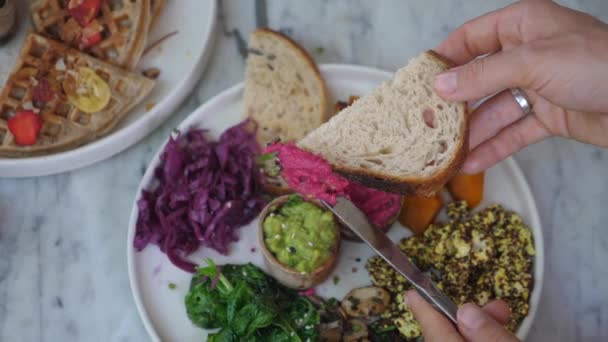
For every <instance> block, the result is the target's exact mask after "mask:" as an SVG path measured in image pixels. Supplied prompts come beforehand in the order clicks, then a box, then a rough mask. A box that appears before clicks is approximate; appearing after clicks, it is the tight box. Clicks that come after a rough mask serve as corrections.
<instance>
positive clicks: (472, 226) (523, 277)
mask: <svg viewBox="0 0 608 342" xmlns="http://www.w3.org/2000/svg"><path fill="white" fill-rule="evenodd" d="M447 213H448V217H449V222H448V223H447V224H443V225H440V224H432V225H430V226H429V228H428V229H427V230H426V231H425V232H424V234H423V235H420V236H412V237H410V238H406V239H404V240H402V241H401V243H400V244H399V248H400V249H401V250H402V251H403V252H404V253H405V254H406V255H407V256H408V257H410V259H411V260H412V261H413V262H414V263H415V264H416V265H417V266H418V267H419V268H420V269H421V270H423V271H426V272H428V273H429V274H430V275H431V278H432V279H433V281H435V283H436V284H437V286H438V287H439V288H440V289H441V290H443V291H444V292H445V293H446V294H447V295H448V296H449V297H450V298H452V300H454V302H455V303H456V304H458V305H462V304H464V303H466V302H475V303H477V304H478V305H484V304H486V303H487V302H489V301H490V300H493V299H495V298H500V299H502V300H504V301H505V302H507V303H508V304H509V307H510V308H511V311H512V315H511V321H510V323H509V324H508V326H507V328H508V329H509V330H510V331H512V332H515V330H516V329H517V327H518V326H519V324H520V323H521V321H522V320H523V319H524V317H526V315H527V314H528V309H529V297H530V291H531V289H532V285H533V283H532V282H533V279H532V259H533V256H534V254H535V250H534V242H533V240H532V232H531V231H530V230H529V229H528V227H526V225H525V224H524V223H523V221H522V219H521V217H520V216H519V215H517V214H516V213H513V212H510V211H507V210H505V209H503V208H502V207H501V206H500V205H497V204H495V205H492V206H490V207H488V208H486V209H484V210H482V211H480V212H477V213H472V212H471V211H470V210H469V209H468V207H467V205H466V203H465V202H462V201H460V202H453V203H450V204H449V205H448V206H447ZM366 267H367V270H368V271H369V273H370V276H371V279H372V283H373V284H374V285H375V286H379V287H382V288H384V289H386V290H387V291H389V292H390V293H391V297H392V300H391V305H390V307H389V308H388V309H387V310H386V311H385V312H384V314H383V318H387V319H390V320H392V321H393V323H394V324H395V325H396V326H397V328H398V329H399V331H400V332H401V334H402V336H403V337H405V338H406V339H408V340H412V339H416V338H417V337H419V336H420V335H421V330H420V327H419V325H418V323H417V322H416V320H415V319H414V315H413V314H412V313H411V312H410V311H409V310H408V308H407V306H406V304H405V301H404V298H403V296H404V292H405V291H407V290H409V289H411V288H412V286H411V285H410V284H409V283H408V282H407V280H406V279H405V278H404V277H403V276H401V275H400V274H398V273H397V272H396V271H395V270H394V269H393V268H392V267H391V266H389V265H388V264H387V263H386V262H385V261H384V260H383V259H382V258H380V257H373V258H370V259H369V260H368V261H367V266H366Z"/></svg>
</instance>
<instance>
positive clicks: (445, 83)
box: [434, 71, 458, 94]
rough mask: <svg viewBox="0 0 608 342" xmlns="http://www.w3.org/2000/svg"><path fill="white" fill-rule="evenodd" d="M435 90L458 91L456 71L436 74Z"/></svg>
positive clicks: (444, 91) (449, 92)
mask: <svg viewBox="0 0 608 342" xmlns="http://www.w3.org/2000/svg"><path fill="white" fill-rule="evenodd" d="M434 86H435V90H437V91H439V92H441V93H444V94H451V93H453V92H455V91H456V88H457V87H458V77H457V75H456V72H453V71H448V72H445V73H443V74H439V75H437V76H435V85H434Z"/></svg>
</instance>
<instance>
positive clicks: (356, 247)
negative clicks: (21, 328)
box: [127, 65, 544, 342]
mask: <svg viewBox="0 0 608 342" xmlns="http://www.w3.org/2000/svg"><path fill="white" fill-rule="evenodd" d="M321 71H322V73H323V76H324V77H325V80H326V81H327V86H328V89H329V91H330V93H331V98H332V101H331V102H330V103H334V101H335V100H336V99H347V98H348V96H349V95H360V94H364V93H366V92H367V91H369V90H370V89H372V87H374V86H375V85H378V84H379V83H380V82H382V81H384V80H386V79H388V78H390V77H391V74H390V73H388V72H385V71H380V70H376V69H369V68H364V67H358V66H349V65H324V66H322V67H321ZM242 95H243V85H242V84H239V85H236V86H234V87H232V88H230V89H228V90H226V91H224V92H223V93H221V94H219V95H217V96H216V97H214V98H212V99H211V100H209V101H208V102H207V103H205V104H204V105H203V106H201V107H200V108H199V109H197V110H196V111H195V112H194V113H192V114H191V115H190V116H189V117H188V118H187V119H186V120H184V122H182V123H181V125H180V126H179V129H180V130H182V131H184V130H187V129H188V128H190V127H204V128H207V129H209V130H210V132H211V134H212V135H214V136H215V137H217V136H218V135H219V134H220V133H221V132H223V131H224V130H225V129H226V128H228V127H230V126H232V125H235V124H236V123H238V122H239V121H240V118H241V113H242V101H241V98H242ZM163 147H164V145H163ZM161 150H162V147H161ZM159 152H160V151H159ZM158 157H159V153H157V154H156V156H154V159H153V160H152V162H151V163H150V164H149V167H148V170H147V171H146V173H145V175H144V177H143V179H142V181H141V184H140V188H139V190H138V195H137V196H136V197H137V198H136V201H137V199H139V194H140V193H141V189H142V188H146V187H147V186H148V184H150V181H151V179H152V174H153V170H154V168H155V166H156V165H157V164H158ZM490 203H501V204H503V205H504V206H505V207H506V208H508V209H512V210H515V211H516V212H518V213H520V214H521V216H522V217H523V219H524V220H525V222H526V223H527V224H528V225H529V226H530V228H531V229H532V231H533V234H534V240H535V246H536V250H537V251H538V253H537V255H536V259H535V262H534V279H535V282H534V289H533V291H532V297H531V300H530V301H531V303H530V313H529V315H528V317H527V318H526V319H525V320H524V322H523V324H522V326H521V327H520V329H519V331H518V336H519V337H520V338H522V339H523V338H525V336H526V335H527V333H528V331H529V329H530V326H531V324H532V320H533V319H534V315H535V313H536V309H537V307H538V301H539V298H540V291H541V289H542V280H543V265H544V261H543V239H542V231H541V226H540V220H539V218H538V213H537V211H536V205H535V203H534V198H533V197H532V194H531V193H530V189H529V187H528V184H527V182H526V180H525V178H524V177H523V175H522V173H521V171H520V169H519V167H518V166H517V164H516V163H515V161H514V160H513V159H509V160H507V161H505V162H503V163H501V164H499V165H498V166H496V167H494V168H492V169H491V170H489V171H488V173H487V175H486V186H485V194H484V203H482V206H485V205H487V204H490ZM136 221H137V206H136V205H135V203H134V205H133V210H132V211H131V219H130V223H129V233H128V243H127V256H128V269H129V278H130V282H131V290H132V291H133V296H134V298H135V303H136V305H137V308H138V310H139V313H140V316H141V319H142V321H143V323H144V325H145V327H146V329H147V331H148V333H149V334H150V336H151V337H152V339H153V340H154V341H184V342H186V341H202V340H203V338H204V336H206V333H205V332H204V331H203V330H202V329H199V328H197V327H195V326H194V325H193V324H191V323H190V320H189V319H188V316H187V315H186V310H185V305H184V297H185V295H186V293H187V291H188V286H189V282H190V278H191V275H190V274H188V273H186V272H183V271H181V270H180V269H178V268H176V267H174V266H173V265H172V264H171V262H170V261H169V260H168V259H167V257H166V256H165V255H164V254H162V253H161V252H160V250H159V249H158V248H157V247H156V246H149V247H147V248H146V249H145V250H143V251H142V252H136V251H135V249H134V248H133V245H132V242H133V238H134V235H135V223H136ZM396 225H397V226H398V225H399V224H396ZM256 228H257V220H255V221H254V222H252V223H251V224H249V225H248V226H245V227H242V228H241V229H240V232H239V234H240V241H239V242H237V243H235V244H233V245H231V247H230V254H229V256H221V255H219V254H218V253H216V252H214V251H212V250H210V249H206V248H202V249H200V250H199V251H197V252H196V253H194V255H192V257H191V258H190V259H191V260H193V261H194V262H197V263H202V262H203V260H204V259H205V258H206V257H211V258H212V259H214V260H215V261H216V262H217V263H218V264H224V263H245V262H253V263H255V264H257V265H259V266H262V267H263V259H262V255H261V253H260V248H259V246H258V244H257V237H256ZM389 235H390V236H391V238H392V239H393V240H395V241H396V240H397V239H400V238H402V237H405V236H407V235H409V233H408V232H407V231H406V230H405V229H403V228H402V227H393V228H392V229H391V233H390V234H389ZM372 255H373V252H372V250H371V249H370V248H369V247H368V246H367V245H364V244H360V243H352V242H343V244H342V246H341V253H340V256H339V259H338V264H337V267H336V271H334V274H333V275H332V276H330V277H329V279H328V280H327V281H326V282H325V283H323V284H321V285H320V286H319V287H317V289H316V290H317V293H318V294H319V295H321V296H323V297H336V298H338V299H342V298H343V296H344V295H345V294H346V293H347V292H348V291H349V290H351V289H352V288H355V287H360V286H366V285H369V284H370V280H369V276H368V274H367V271H366V270H365V261H366V260H367V258H369V257H371V256H372ZM357 260H360V261H357ZM353 271H354V272H353ZM334 275H337V276H338V277H339V279H340V280H339V282H338V284H336V285H334V284H333V280H332V279H333V276H334ZM169 283H174V284H176V285H177V286H176V288H175V289H169Z"/></svg>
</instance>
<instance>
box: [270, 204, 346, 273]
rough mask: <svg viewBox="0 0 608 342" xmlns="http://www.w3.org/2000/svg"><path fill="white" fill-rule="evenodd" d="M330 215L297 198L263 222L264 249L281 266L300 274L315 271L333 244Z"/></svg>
mask: <svg viewBox="0 0 608 342" xmlns="http://www.w3.org/2000/svg"><path fill="white" fill-rule="evenodd" d="M336 239H337V236H336V229H335V222H334V219H333V215H332V213H331V212H330V211H328V210H323V209H321V208H319V207H318V206H316V205H314V204H312V203H310V202H306V201H304V199H302V197H300V196H297V195H292V196H290V198H289V200H288V201H287V202H286V203H285V204H284V205H283V206H281V207H280V208H278V209H277V210H275V211H272V212H271V213H270V214H269V215H268V216H267V217H266V219H265V220H264V242H265V243H266V247H268V249H269V250H270V251H271V252H272V253H273V254H274V255H275V257H276V258H277V260H278V261H279V262H280V263H282V264H283V265H285V266H287V267H289V268H291V269H293V270H296V271H298V272H301V273H310V272H312V271H314V270H316V269H317V268H318V267H319V266H321V265H322V264H323V263H324V262H326V261H327V259H329V257H330V256H331V253H332V249H333V248H334V246H335V245H336Z"/></svg>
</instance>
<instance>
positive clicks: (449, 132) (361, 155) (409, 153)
mask: <svg viewBox="0 0 608 342" xmlns="http://www.w3.org/2000/svg"><path fill="white" fill-rule="evenodd" d="M449 67H450V64H449V63H448V62H447V61H446V60H445V59H444V58H442V57H441V56H440V55H438V54H437V53H436V52H434V51H427V52H425V53H423V54H421V55H420V56H418V57H416V58H414V59H412V60H411V61H410V62H409V63H408V65H407V66H405V67H404V68H402V69H400V70H398V71H397V73H396V74H395V76H394V78H393V79H392V80H390V81H387V82H384V83H383V84H381V85H380V86H379V87H377V88H376V89H374V90H373V91H371V92H370V93H369V94H367V95H365V96H363V97H361V98H360V99H358V100H357V101H355V102H354V103H353V104H352V105H351V106H349V107H347V108H345V109H344V110H342V111H341V112H340V113H338V114H337V115H335V116H334V117H332V118H331V119H330V120H329V121H328V122H327V123H325V124H323V125H321V126H320V127H319V128H317V129H315V130H314V131H312V132H311V133H309V134H308V135H307V136H306V137H304V138H303V139H302V140H300V141H299V142H298V146H299V147H300V148H303V149H305V150H308V151H310V152H313V153H318V154H320V155H321V156H323V157H324V158H325V159H326V160H327V161H328V162H329V163H330V164H331V165H332V167H333V169H334V171H337V172H339V173H341V174H343V175H344V176H345V177H347V178H349V179H352V180H354V181H357V182H360V183H362V184H364V185H366V186H369V187H372V188H377V189H380V190H384V191H387V192H393V193H400V194H408V195H418V196H430V195H432V194H434V193H436V192H437V191H439V190H440V189H441V188H442V187H443V186H444V185H445V183H446V182H447V181H448V180H449V179H450V178H452V176H453V175H454V174H456V172H457V171H458V170H459V169H460V167H461V166H462V163H463V162H464V159H465V157H466V154H467V150H468V131H467V113H466V104H465V103H463V102H448V101H445V100H443V99H441V98H440V97H439V96H438V95H437V94H435V91H434V90H433V82H434V79H435V76H436V75H437V74H439V73H441V72H443V71H445V70H447V69H448V68H449Z"/></svg>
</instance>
